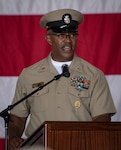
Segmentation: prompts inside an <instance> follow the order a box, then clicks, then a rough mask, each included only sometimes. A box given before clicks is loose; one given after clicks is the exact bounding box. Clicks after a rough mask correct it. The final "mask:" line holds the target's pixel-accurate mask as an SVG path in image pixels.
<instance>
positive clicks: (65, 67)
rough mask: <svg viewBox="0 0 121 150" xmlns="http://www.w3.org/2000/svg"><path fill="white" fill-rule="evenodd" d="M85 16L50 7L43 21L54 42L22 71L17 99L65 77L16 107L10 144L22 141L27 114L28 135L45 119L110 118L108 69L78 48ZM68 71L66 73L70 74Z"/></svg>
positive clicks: (50, 42) (113, 108) (72, 11)
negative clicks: (77, 51)
mask: <svg viewBox="0 0 121 150" xmlns="http://www.w3.org/2000/svg"><path fill="white" fill-rule="evenodd" d="M82 21H83V15H82V14H81V13H80V12H78V11H76V10H72V9H62V10H57V11H53V12H50V13H48V14H46V15H45V16H43V17H42V18H41V20H40V24H41V26H42V27H44V28H46V29H47V35H46V40H47V42H48V43H49V44H50V45H51V46H52V51H51V53H50V54H49V56H48V57H47V58H45V59H43V60H41V61H39V62H37V63H36V64H34V65H32V66H30V67H28V68H25V69H24V70H23V71H22V73H21V74H20V76H19V78H18V82H17V86H16V91H15V96H14V99H13V103H15V102H17V101H18V100H20V99H21V98H22V97H24V96H26V95H28V94H29V93H31V92H32V91H34V90H35V89H37V88H38V87H39V86H43V85H44V84H46V83H47V82H49V81H50V80H52V79H53V78H54V77H55V76H56V75H58V74H61V75H62V76H61V77H60V78H59V79H57V80H55V81H53V82H51V83H50V84H48V85H47V86H45V87H44V88H42V90H39V91H38V92H36V93H35V94H33V95H32V96H31V97H29V98H28V99H27V100H26V101H23V102H22V103H20V104H19V105H17V106H16V107H14V109H13V110H11V115H10V117H11V118H10V122H9V136H10V148H11V149H12V150H13V149H14V148H15V147H17V146H18V145H19V144H20V143H21V142H22V139H21V135H22V133H23V131H24V127H25V123H26V119H27V117H28V116H29V115H30V120H29V123H28V126H27V129H26V135H27V136H28V137H29V136H30V135H31V134H32V133H33V132H34V131H35V130H36V129H37V128H38V127H39V126H40V125H41V124H42V123H43V122H44V121H111V116H112V115H113V114H115V112H116V110H115V106H114V103H113V100H112V97H111V94H110V91H109V87H108V84H107V81H106V79H105V76H104V74H103V73H102V71H100V70H99V69H98V68H96V67H94V66H93V65H91V64H90V63H88V62H86V61H85V60H83V59H81V58H79V57H78V56H77V55H76V54H75V53H74V51H75V46H76V41H77V37H78V25H79V24H80V23H81V22H82ZM65 73H67V74H65Z"/></svg>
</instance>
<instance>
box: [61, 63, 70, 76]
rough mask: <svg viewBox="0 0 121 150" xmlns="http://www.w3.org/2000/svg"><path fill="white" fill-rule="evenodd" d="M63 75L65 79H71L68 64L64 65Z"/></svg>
mask: <svg viewBox="0 0 121 150" xmlns="http://www.w3.org/2000/svg"><path fill="white" fill-rule="evenodd" d="M62 75H63V76H64V77H70V72H69V69H68V65H67V64H64V65H62Z"/></svg>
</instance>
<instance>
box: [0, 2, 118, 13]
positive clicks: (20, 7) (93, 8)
mask: <svg viewBox="0 0 121 150" xmlns="http://www.w3.org/2000/svg"><path fill="white" fill-rule="evenodd" d="M62 8H72V9H77V10H79V11H81V12H82V13H117V12H118V13H119V12H121V1H120V0H91V1H90V0H75V1H71V0H66V3H65V0H41V1H40V0H9V1H8V0H0V14H45V13H47V12H48V11H52V10H55V9H62Z"/></svg>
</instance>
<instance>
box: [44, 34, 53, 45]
mask: <svg viewBox="0 0 121 150" xmlns="http://www.w3.org/2000/svg"><path fill="white" fill-rule="evenodd" d="M45 39H46V40H47V42H48V43H49V44H50V45H52V41H51V37H50V35H48V34H47V35H46V36H45Z"/></svg>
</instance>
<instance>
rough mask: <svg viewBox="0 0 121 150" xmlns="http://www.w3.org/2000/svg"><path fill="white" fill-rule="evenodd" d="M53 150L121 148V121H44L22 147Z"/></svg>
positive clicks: (111, 149)
mask: <svg viewBox="0 0 121 150" xmlns="http://www.w3.org/2000/svg"><path fill="white" fill-rule="evenodd" d="M33 145H34V146H36V145H40V146H44V147H45V149H47V148H51V149H52V150H121V123H120V122H111V123H104V122H103V123H102V122H98V123H94V122H55V121H46V122H44V123H43V124H42V125H41V126H40V127H39V128H38V129H37V130H36V131H35V132H34V133H33V134H32V135H31V136H30V137H29V138H28V139H27V140H26V141H25V142H24V143H23V144H22V145H21V147H30V146H33Z"/></svg>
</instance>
